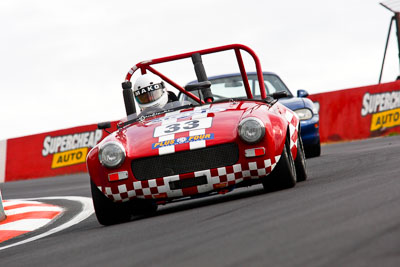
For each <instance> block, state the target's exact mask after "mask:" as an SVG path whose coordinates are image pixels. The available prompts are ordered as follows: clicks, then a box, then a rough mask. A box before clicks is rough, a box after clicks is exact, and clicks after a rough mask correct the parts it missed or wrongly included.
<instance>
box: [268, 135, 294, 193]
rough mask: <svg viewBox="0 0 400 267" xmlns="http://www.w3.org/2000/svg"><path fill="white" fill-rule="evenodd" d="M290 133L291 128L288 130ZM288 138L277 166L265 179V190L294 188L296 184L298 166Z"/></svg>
mask: <svg viewBox="0 0 400 267" xmlns="http://www.w3.org/2000/svg"><path fill="white" fill-rule="evenodd" d="M287 134H288V135H289V130H288V131H287ZM288 135H287V138H286V142H285V146H284V147H283V151H282V155H281V158H280V159H279V162H278V163H277V165H276V166H275V168H274V170H273V171H272V172H271V173H270V174H269V175H268V176H266V177H264V179H263V182H262V183H263V186H264V190H265V191H267V192H271V191H276V190H281V189H286V188H292V187H294V186H295V185H296V181H297V176H296V167H295V163H294V160H293V157H292V153H290V140H289V139H288Z"/></svg>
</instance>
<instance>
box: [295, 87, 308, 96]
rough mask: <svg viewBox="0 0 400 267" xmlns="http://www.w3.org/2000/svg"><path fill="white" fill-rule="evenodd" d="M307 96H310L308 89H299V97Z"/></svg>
mask: <svg viewBox="0 0 400 267" xmlns="http://www.w3.org/2000/svg"><path fill="white" fill-rule="evenodd" d="M307 96H308V92H307V91H306V90H303V89H299V90H297V97H307Z"/></svg>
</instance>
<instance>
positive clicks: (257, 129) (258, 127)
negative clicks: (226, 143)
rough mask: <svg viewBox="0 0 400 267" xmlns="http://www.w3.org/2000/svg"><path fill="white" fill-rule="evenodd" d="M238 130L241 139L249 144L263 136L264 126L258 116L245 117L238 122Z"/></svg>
mask: <svg viewBox="0 0 400 267" xmlns="http://www.w3.org/2000/svg"><path fill="white" fill-rule="evenodd" d="M238 132H239V136H240V138H241V139H242V140H243V141H245V142H246V143H249V144H254V143H257V142H259V141H260V140H261V139H262V138H263V137H264V135H265V126H264V123H263V122H262V121H261V120H260V119H258V118H254V117H250V118H245V119H244V120H242V121H241V122H240V123H239V127H238Z"/></svg>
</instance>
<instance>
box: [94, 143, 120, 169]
mask: <svg viewBox="0 0 400 267" xmlns="http://www.w3.org/2000/svg"><path fill="white" fill-rule="evenodd" d="M125 156H126V153H125V149H124V147H123V146H122V145H121V143H118V142H113V141H111V142H107V143H105V144H104V145H102V146H101V147H100V150H99V161H100V163H101V165H103V166H104V167H107V168H117V167H119V166H121V164H122V163H123V162H124V160H125Z"/></svg>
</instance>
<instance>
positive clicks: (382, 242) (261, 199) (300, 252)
mask: <svg viewBox="0 0 400 267" xmlns="http://www.w3.org/2000/svg"><path fill="white" fill-rule="evenodd" d="M307 164H308V166H307V167H308V171H309V179H308V180H307V181H305V182H302V183H299V184H297V186H296V187H295V188H293V189H289V190H284V191H279V192H273V193H267V194H265V193H263V192H262V189H261V187H260V186H255V187H250V188H247V189H246V188H244V189H238V190H236V191H233V192H231V193H228V194H226V195H222V196H215V197H211V198H203V199H198V200H193V201H186V202H180V203H176V204H171V205H167V206H162V207H161V208H160V209H159V211H158V212H157V214H156V215H155V216H153V217H148V218H136V219H134V220H132V221H131V222H128V223H124V224H120V225H115V226H110V227H103V226H101V225H99V224H98V223H97V220H96V218H95V217H94V216H93V215H92V216H91V217H89V218H88V219H86V220H85V221H83V222H81V223H79V224H78V225H75V226H73V227H71V228H68V229H66V230H63V231H61V232H58V233H55V234H53V235H50V236H47V237H45V238H42V239H39V240H36V241H33V242H31V243H28V244H24V245H20V246H16V247H11V248H8V249H5V250H2V251H0V266H2V267H3V266H4V267H6V266H7V267H8V266H400V136H392V137H386V138H377V139H370V140H364V141H356V142H350V143H338V144H332V145H325V146H323V147H322V156H321V157H319V158H313V159H309V160H308V161H307ZM88 179H89V178H88V176H87V175H86V174H82V175H71V176H63V177H57V178H49V179H38V180H29V181H22V182H12V183H6V184H2V192H3V197H4V199H13V198H34V197H45V196H72V195H74V196H90V191H89V181H88ZM57 204H61V205H64V206H66V207H67V208H68V209H69V212H73V211H74V209H76V207H73V206H69V204H68V203H57ZM43 231H44V230H43ZM23 238H26V237H19V238H16V239H17V240H16V241H19V240H21V239H23ZM7 242H11V241H7ZM12 242H14V241H13V240H12ZM0 245H3V244H0Z"/></svg>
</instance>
